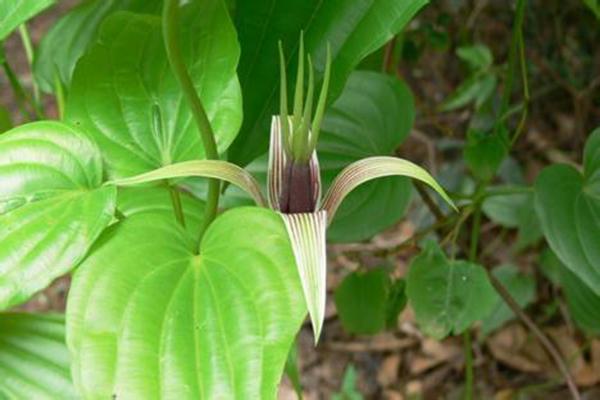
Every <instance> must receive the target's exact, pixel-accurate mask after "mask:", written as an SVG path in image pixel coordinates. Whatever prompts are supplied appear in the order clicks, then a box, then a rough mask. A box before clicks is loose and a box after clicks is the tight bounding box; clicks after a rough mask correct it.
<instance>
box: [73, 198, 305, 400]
mask: <svg viewBox="0 0 600 400" xmlns="http://www.w3.org/2000/svg"><path fill="white" fill-rule="evenodd" d="M194 248H195V246H194V243H193V240H192V238H191V237H190V236H189V235H187V234H186V233H185V232H184V231H183V229H182V228H180V227H179V226H178V225H177V224H176V223H175V222H174V221H173V220H172V219H171V218H165V217H164V216H162V215H153V214H151V213H145V214H137V215H133V216H131V217H129V218H127V219H125V220H124V221H123V222H120V223H119V224H118V225H116V226H114V227H113V228H112V229H111V230H110V231H109V232H107V234H106V235H104V236H103V237H102V238H101V242H100V243H99V244H98V246H96V248H95V250H94V251H93V252H92V253H91V254H90V256H89V257H88V258H87V259H86V261H85V262H84V263H83V264H82V265H81V266H80V268H78V269H77V271H76V273H75V276H74V281H73V285H72V287H71V292H70V293H69V298H68V303H67V343H68V345H69V348H70V350H71V353H72V355H73V376H74V380H75V385H76V387H77V388H78V389H79V390H80V392H81V394H82V396H83V397H86V398H111V397H115V396H116V398H143V399H154V398H177V399H188V398H194V399H221V398H225V399H230V398H239V399H275V398H276V393H277V385H278V384H279V380H280V378H281V375H282V373H283V369H284V365H285V361H286V358H287V355H288V352H289V349H290V346H291V344H292V342H293V340H294V337H295V335H296V333H297V331H298V330H299V328H300V325H301V323H302V321H303V320H304V318H305V315H306V308H305V305H304V299H303V296H302V287H301V284H300V280H299V278H298V272H297V271H296V267H295V263H294V256H293V253H292V249H291V247H290V244H289V239H288V237H287V233H286V229H285V226H284V224H283V222H282V220H281V218H280V217H279V216H278V215H277V214H276V213H274V212H272V211H269V210H267V209H259V208H250V207H246V208H237V209H235V210H231V211H228V212H226V213H224V214H223V215H221V216H219V217H218V218H217V219H216V220H215V221H214V222H213V224H211V226H210V227H209V229H208V230H207V232H206V234H205V235H204V238H203V240H202V245H201V251H200V254H199V255H198V254H195V252H194ZM107 293H110V296H107Z"/></svg>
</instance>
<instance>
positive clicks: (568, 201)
mask: <svg viewBox="0 0 600 400" xmlns="http://www.w3.org/2000/svg"><path fill="white" fill-rule="evenodd" d="M583 163H584V173H583V174H581V173H580V172H579V171H577V170H576V169H575V168H573V167H571V166H568V165H552V166H550V167H547V168H545V169H544V170H543V171H542V172H541V173H540V175H539V176H538V178H537V180H536V183H535V209H536V213H537V216H538V218H539V220H540V222H541V225H542V231H543V232H544V236H545V237H546V240H547V241H548V244H549V245H550V247H551V248H552V250H553V251H554V252H555V253H556V255H557V256H558V258H559V259H560V260H561V261H562V262H563V263H564V264H565V265H566V266H567V268H569V269H570V270H571V271H572V272H573V273H574V274H575V275H577V276H578V277H579V279H581V281H583V282H584V283H585V284H586V285H588V286H589V287H590V288H591V289H592V290H593V291H594V292H595V293H596V294H597V295H600V129H596V131H594V132H593V133H592V134H591V135H590V137H589V139H588V141H587V143H586V147H585V154H584V162H583Z"/></svg>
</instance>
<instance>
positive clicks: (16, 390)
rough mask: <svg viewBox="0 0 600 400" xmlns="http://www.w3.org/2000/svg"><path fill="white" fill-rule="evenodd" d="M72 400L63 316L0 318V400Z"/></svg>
mask: <svg viewBox="0 0 600 400" xmlns="http://www.w3.org/2000/svg"><path fill="white" fill-rule="evenodd" d="M4 398H6V399H36V400H37V399H39V400H46V399H47V400H51V399H75V398H77V395H76V393H75V388H74V387H73V384H72V383H71V375H70V371H69V352H68V350H67V346H66V345H65V318H64V316H62V315H51V314H49V315H34V314H17V313H7V314H0V399H4Z"/></svg>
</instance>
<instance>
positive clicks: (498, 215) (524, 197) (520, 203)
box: [482, 186, 542, 249]
mask: <svg viewBox="0 0 600 400" xmlns="http://www.w3.org/2000/svg"><path fill="white" fill-rule="evenodd" d="M490 190H491V191H492V192H493V191H494V190H498V191H502V190H505V191H506V190H515V192H514V193H507V194H494V195H493V196H489V197H487V198H486V199H485V201H484V202H483V206H482V209H483V212H484V213H485V215H486V216H487V217H488V218H490V219H491V220H492V221H494V222H495V223H497V224H499V225H502V226H504V227H506V228H517V229H518V231H519V233H518V239H517V249H522V248H524V247H526V246H529V245H531V244H533V243H535V242H537V241H538V240H539V239H541V237H542V230H541V227H540V224H539V222H538V220H537V217H536V215H535V209H534V193H533V190H531V191H527V188H526V187H520V186H497V187H495V188H490ZM517 190H522V193H521V192H517Z"/></svg>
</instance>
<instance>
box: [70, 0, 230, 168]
mask: <svg viewBox="0 0 600 400" xmlns="http://www.w3.org/2000/svg"><path fill="white" fill-rule="evenodd" d="M181 26H182V29H181V47H182V49H183V55H184V57H185V59H186V62H187V65H188V68H189V70H190V74H191V77H192V80H193V82H194V84H195V86H196V89H197V90H198V93H199V95H200V98H201V99H202V101H203V103H204V106H205V108H206V111H207V113H208V116H209V119H210V121H211V123H212V126H213V129H214V131H215V135H216V141H217V146H218V149H219V151H220V152H223V151H225V149H227V147H228V146H229V144H230V143H231V141H232V140H233V138H234V137H235V135H236V134H237V131H238V129H239V126H240V123H241V117H242V115H241V93H240V88H239V83H238V80H237V75H236V70H235V69H236V66H237V60H238V56H239V48H238V44H237V41H236V34H235V30H234V29H233V25H232V24H231V22H230V20H229V15H228V14H227V10H226V8H225V6H224V5H223V3H222V1H221V0H209V1H202V2H193V3H191V4H189V3H188V5H187V6H185V7H184V9H183V10H182V23H181ZM66 119H67V120H69V121H72V122H74V123H75V124H77V125H80V126H82V127H84V128H85V129H86V130H87V131H89V132H90V133H91V134H92V135H93V136H94V138H95V139H96V141H97V142H98V144H99V145H100V148H101V149H102V151H103V155H104V159H105V161H106V164H107V173H108V175H109V177H110V178H111V179H114V178H120V177H125V176H131V175H136V174H139V173H142V172H146V171H150V170H153V169H156V168H159V167H161V166H164V165H169V164H172V163H175V162H179V161H186V160H192V159H198V158H203V157H204V150H203V148H202V144H201V141H200V137H199V134H198V130H197V127H196V125H195V124H194V121H193V119H192V114H191V111H190V109H189V107H188V105H187V103H186V102H185V101H184V98H183V93H182V92H181V90H180V89H179V85H178V83H177V81H176V79H175V77H174V75H173V74H172V73H171V70H170V68H169V64H168V62H167V58H166V53H165V49H164V45H163V41H162V36H161V26H160V18H159V17H155V16H149V15H138V14H132V13H127V12H118V13H115V14H113V15H112V16H110V17H109V18H107V19H106V21H105V22H104V24H103V25H102V27H101V29H100V34H99V41H98V43H97V44H96V45H95V46H93V47H92V48H91V50H90V51H89V52H88V53H87V54H86V55H85V56H84V57H82V58H81V60H80V61H79V63H78V64H77V67H76V68H75V72H74V74H73V82H72V88H71V94H70V96H69V99H68V103H67V110H66Z"/></svg>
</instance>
